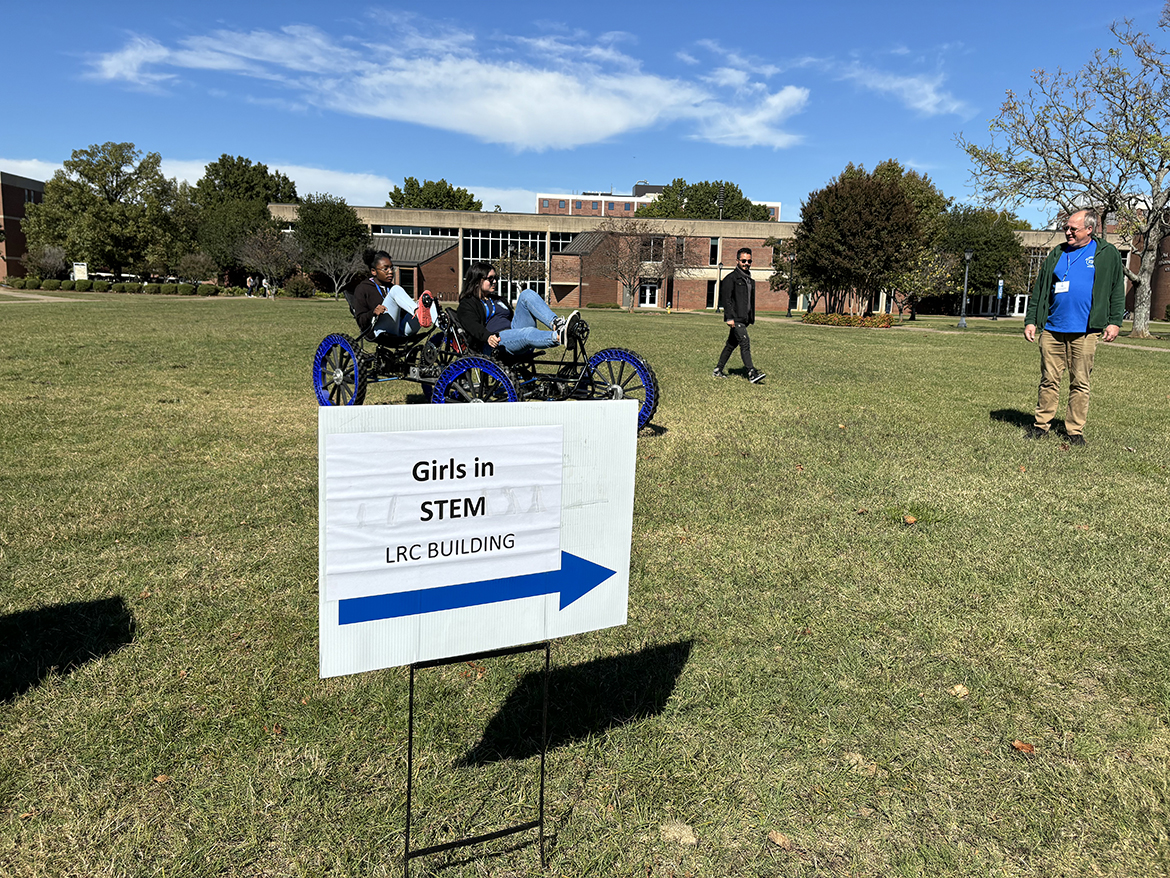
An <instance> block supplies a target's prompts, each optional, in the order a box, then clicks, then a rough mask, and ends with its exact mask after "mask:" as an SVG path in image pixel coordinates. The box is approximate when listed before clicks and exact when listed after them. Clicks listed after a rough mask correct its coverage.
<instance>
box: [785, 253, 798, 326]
mask: <svg viewBox="0 0 1170 878" xmlns="http://www.w3.org/2000/svg"><path fill="white" fill-rule="evenodd" d="M795 267H796V254H795V253H789V254H788V313H787V314H786V315H784V316H786V317H791V316H792V272H793V270H794V269H795Z"/></svg>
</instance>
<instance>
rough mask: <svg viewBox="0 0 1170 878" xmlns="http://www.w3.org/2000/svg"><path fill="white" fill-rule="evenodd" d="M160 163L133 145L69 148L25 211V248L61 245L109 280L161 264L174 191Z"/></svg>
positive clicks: (168, 236)
mask: <svg viewBox="0 0 1170 878" xmlns="http://www.w3.org/2000/svg"><path fill="white" fill-rule="evenodd" d="M161 162H162V158H161V156H159V154H158V153H157V152H151V153H147V154H146V155H142V153H141V152H140V151H139V150H138V149H136V148H135V146H134V144H133V143H113V142H107V143H103V144H101V145H97V144H94V145H92V146H90V147H89V148H88V149H78V150H74V151H73V154H72V157H71V158H69V159H67V160H66V161H65V162H64V165H65V167H64V169H63V170H60V171H57V172H56V173H55V174H53V177H52V179H50V180H49V181H48V182H47V183H45V195H44V200H43V201H42V202H41V203H40V204H29V205H28V208H27V210H28V217H27V219H26V220H25V222H24V229H25V233H26V235H27V237H28V241H29V246H30V248H32V249H35V248H38V247H45V246H57V247H62V248H64V250H65V251H66V252H67V253H68V254H69V257H70V258H72V259H75V260H78V261H84V262H89V263H91V264H95V265H101V266H104V267H107V268H109V269H110V270H111V271H112V272H113V273H114V275H115V276H116V277H120V276H121V275H122V271H123V269H125V268H127V267H129V266H135V267H138V268H140V269H143V270H146V269H149V268H150V267H152V266H155V265H157V264H158V263H160V262H162V263H165V261H166V259H165V256H166V253H167V251H168V249H169V245H170V240H171V236H172V234H173V231H174V229H173V222H172V216H171V208H172V205H173V202H174V199H175V193H176V191H177V185H176V184H175V182H174V181H173V180H167V179H166V178H165V177H163V175H162V172H161V171H160V170H159V166H160V163H161Z"/></svg>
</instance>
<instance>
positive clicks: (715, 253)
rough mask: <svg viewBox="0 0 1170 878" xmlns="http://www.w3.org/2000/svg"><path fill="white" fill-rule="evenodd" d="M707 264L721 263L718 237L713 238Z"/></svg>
mask: <svg viewBox="0 0 1170 878" xmlns="http://www.w3.org/2000/svg"><path fill="white" fill-rule="evenodd" d="M707 264H708V265H718V264H719V239H718V238H712V239H711V255H710V256H708V257H707ZM708 307H710V306H708Z"/></svg>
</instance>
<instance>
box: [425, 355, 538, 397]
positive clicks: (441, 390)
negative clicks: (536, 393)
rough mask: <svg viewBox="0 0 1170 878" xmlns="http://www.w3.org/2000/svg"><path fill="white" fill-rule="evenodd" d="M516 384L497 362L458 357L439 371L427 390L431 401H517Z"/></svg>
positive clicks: (480, 358) (518, 395)
mask: <svg viewBox="0 0 1170 878" xmlns="http://www.w3.org/2000/svg"><path fill="white" fill-rule="evenodd" d="M519 399H520V394H519V393H517V392H516V385H515V384H513V383H512V379H511V378H509V377H508V373H507V372H505V371H504V370H503V369H502V368H501V367H500V366H499V364H498V363H493V362H492V361H491V360H488V359H486V358H484V357H462V358H460V359H458V360H456V361H455V362H454V363H452V364H451V365H450V366H448V367H447V368H446V369H444V370H443V373H442V374H441V375H440V376H439V380H438V381H436V382H435V386H434V388H433V389H432V390H431V402H433V403H440V404H441V403H449V402H450V403H459V402H517V401H519Z"/></svg>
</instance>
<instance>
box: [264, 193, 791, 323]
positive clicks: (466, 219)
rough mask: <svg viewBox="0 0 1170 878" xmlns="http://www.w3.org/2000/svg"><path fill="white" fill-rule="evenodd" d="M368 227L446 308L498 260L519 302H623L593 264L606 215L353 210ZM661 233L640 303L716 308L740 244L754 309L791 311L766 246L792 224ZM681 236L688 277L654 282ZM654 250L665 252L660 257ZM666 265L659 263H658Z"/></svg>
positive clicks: (706, 226)
mask: <svg viewBox="0 0 1170 878" xmlns="http://www.w3.org/2000/svg"><path fill="white" fill-rule="evenodd" d="M354 209H355V210H356V211H357V214H358V216H359V217H360V218H361V219H362V220H363V221H364V222H365V223H366V224H367V225H368V226H369V227H370V231H371V233H372V234H373V236H374V241H375V246H376V247H377V248H378V249H382V250H385V251H386V252H388V253H389V254H390V255H391V256H392V257H393V258H394V264H395V266H397V267H398V269H399V282H400V283H401V284H402V285H403V287H404V288H406V289H408V290H409V291H411V292H414V293H417V292H421V291H422V290H423V289H428V290H430V291H431V292H432V293H433V294H436V295H437V296H438V297H439V299H440V300H441V301H454V300H455V299H457V298H458V296H459V287H460V284H461V281H462V278H463V275H464V274H465V273H466V271H467V269H468V267H469V266H470V265H471V263H472V262H475V261H477V260H480V259H484V260H488V261H492V262H498V264H499V266H500V268H499V274H500V292H501V293H502V294H506V295H509V296H510V297H513V298H514V297H515V296H516V295H517V294H518V293H519V292H520V290H522V289H524V288H525V287H530V288H532V289H534V290H536V291H537V292H538V293H540V294H541V295H542V296H545V297H546V298H547V299H548V300H549V301H550V302H552V304H553V305H557V306H563V307H580V306H583V305H586V304H590V303H596V304H602V303H605V304H616V305H622V304H624V302H623V298H624V296H623V292H624V291H623V289H622V284H621V283H619V282H618V280H617V279H616V278H614V277H612V276H610V277H606V276H604V272H601V271H600V269H599V267H598V266H597V264H596V259H591V258H590V257H591V256H593V254H594V253H595V251H596V248H597V246H598V243H599V242H600V238H601V236H600V235H599V234H598V233H597V232H596V229H597V226H598V224H599V223H600V222H601V219H602V217H600V216H580V215H573V216H570V215H567V214H554V213H549V214H530V213H480V212H473V211H455V210H413V209H402V208H391V207H355V208H354ZM269 210H270V211H271V213H272V215H273V216H274V217H275V218H276V219H278V220H280V221H282V222H285V223H292V222H295V220H296V205H292V204H272V205H269ZM646 222H647V223H648V224H649V225H650V226H651V228H658V229H661V230H662V235H661V240H659V239H658V238H657V236H655V241H653V242H651V243H650V252H648V254H647V256H648V259H647V260H646V271H645V272H644V274H645V277H644V278H643V280H642V283H641V284H640V286H639V289H638V290H635V291H632V293H633V295H635V296H636V297H637V301H636V303H635V304H636V306H637V307H642V308H665V307H666V306H667V305H668V304H669V305H670V306H672V307H673V308H676V309H681V310H700V309H704V308H714V307H715V304H716V301H717V298H718V294H717V288H718V283H719V280H720V279H721V278H722V277H723V275H724V274H726V273H727V272H728V271H729V270H731V268H733V267H734V266H735V252H736V250H738V249H739V248H740V247H741V246H747V247H751V248H752V249H753V250H754V251H755V253H756V264H755V267H754V270H753V272H752V273H753V275H754V276H755V278H756V281H757V283H758V286H757V298H758V305H757V307H758V308H759V309H760V310H784V309H786V308H787V307H788V295H787V293H786V292H784V291H780V292H773V291H771V290H769V289H768V283H767V280H768V277H769V276H770V275H771V274H772V267H771V258H770V256H771V254H770V250H769V248H767V247H765V246H764V241H765V240H767V239H768V238H770V237H776V238H787V237H791V235H792V234H793V232H794V230H795V227H796V224H795V223H777V222H732V221H719V220H647V221H646ZM677 233H685V234H684V235H683V236H682V240H683V243H682V247H683V248H684V254H685V259H684V260H682V261H683V262H684V263H686V269H685V271H679V272H676V273H675V274H674V276H662V274H664V273H665V272H661V271H660V273H659V274H658V275H656V274H655V268H656V267H658V268H659V269H661V268H662V267H663V265H664V264H665V265H667V266H669V264H670V260H665V261H664V260H663V259H662V258H661V253H662V251H661V247H663V246H667V245H668V244H669V246H674V247H678V246H679V244H678V237H679V236H678V234H677ZM655 247H657V248H659V249H657V250H655V249H654V248H655ZM656 256H658V257H659V258H658V259H657V260H656V259H655V257H656Z"/></svg>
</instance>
